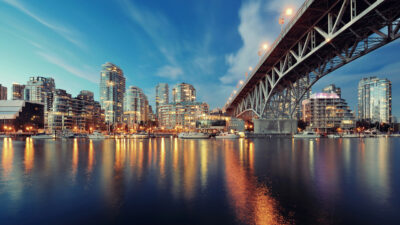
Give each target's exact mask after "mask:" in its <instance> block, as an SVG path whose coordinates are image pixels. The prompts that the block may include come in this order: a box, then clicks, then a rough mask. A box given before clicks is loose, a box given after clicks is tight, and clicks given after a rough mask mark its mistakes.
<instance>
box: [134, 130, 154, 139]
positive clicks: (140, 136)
mask: <svg viewBox="0 0 400 225" xmlns="http://www.w3.org/2000/svg"><path fill="white" fill-rule="evenodd" d="M149 137H150V135H149V134H148V133H145V132H140V133H136V134H132V135H131V138H135V139H148V138H149Z"/></svg>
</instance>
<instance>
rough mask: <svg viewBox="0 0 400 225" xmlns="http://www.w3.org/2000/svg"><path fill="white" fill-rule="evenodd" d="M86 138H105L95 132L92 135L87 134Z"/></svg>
mask: <svg viewBox="0 0 400 225" xmlns="http://www.w3.org/2000/svg"><path fill="white" fill-rule="evenodd" d="M88 138H89V139H105V138H106V137H105V136H104V135H103V134H102V133H100V132H98V131H95V132H93V133H92V134H89V135H88Z"/></svg>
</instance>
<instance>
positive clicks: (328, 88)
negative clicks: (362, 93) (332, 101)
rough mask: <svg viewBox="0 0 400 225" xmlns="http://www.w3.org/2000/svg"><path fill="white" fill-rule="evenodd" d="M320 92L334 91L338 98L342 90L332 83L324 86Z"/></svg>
mask: <svg viewBox="0 0 400 225" xmlns="http://www.w3.org/2000/svg"><path fill="white" fill-rule="evenodd" d="M322 92H324V93H336V94H337V95H338V96H339V98H341V97H342V90H341V89H340V88H338V87H336V85H334V84H330V85H328V86H326V87H325V88H324V89H322Z"/></svg>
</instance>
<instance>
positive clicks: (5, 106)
mask: <svg viewBox="0 0 400 225" xmlns="http://www.w3.org/2000/svg"><path fill="white" fill-rule="evenodd" d="M0 124H1V126H0V132H17V131H25V132H26V131H28V132H30V131H35V132H36V131H38V130H40V129H43V128H44V105H43V104H42V103H33V102H27V101H23V100H0Z"/></svg>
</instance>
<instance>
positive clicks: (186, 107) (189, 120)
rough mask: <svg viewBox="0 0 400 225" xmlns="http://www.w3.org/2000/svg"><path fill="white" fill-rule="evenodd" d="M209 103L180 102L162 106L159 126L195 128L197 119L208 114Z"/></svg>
mask: <svg viewBox="0 0 400 225" xmlns="http://www.w3.org/2000/svg"><path fill="white" fill-rule="evenodd" d="M208 111H209V107H208V104H207V103H202V102H188V101H185V102H180V103H171V104H165V105H161V106H160V111H159V119H158V122H159V126H160V127H163V128H165V129H195V128H196V121H197V120H198V119H199V118H200V117H201V116H204V115H206V114H208Z"/></svg>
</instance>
